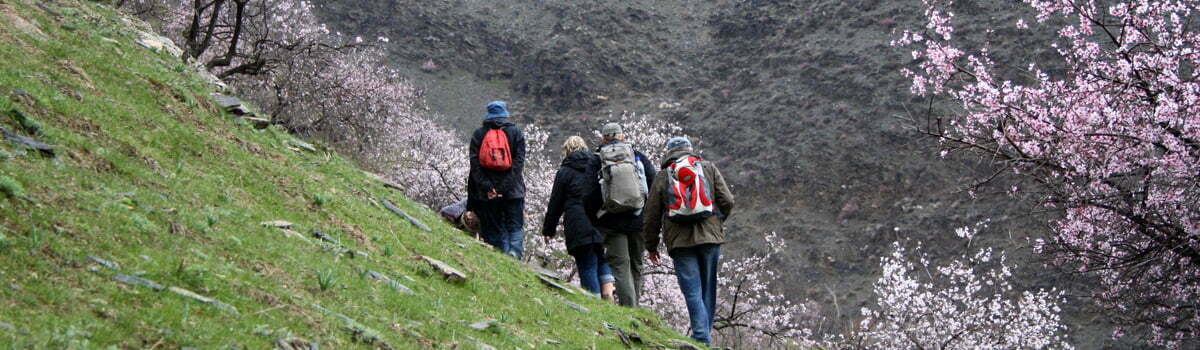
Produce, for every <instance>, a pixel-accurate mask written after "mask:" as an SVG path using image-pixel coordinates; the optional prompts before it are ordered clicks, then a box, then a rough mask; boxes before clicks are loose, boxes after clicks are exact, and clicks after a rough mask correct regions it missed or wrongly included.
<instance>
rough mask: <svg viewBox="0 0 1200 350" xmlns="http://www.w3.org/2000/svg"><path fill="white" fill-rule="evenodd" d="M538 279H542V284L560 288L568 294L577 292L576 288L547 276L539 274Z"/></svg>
mask: <svg viewBox="0 0 1200 350" xmlns="http://www.w3.org/2000/svg"><path fill="white" fill-rule="evenodd" d="M538 280H539V281H542V284H545V285H546V286H549V287H553V288H554V289H558V290H561V291H564V292H567V294H572V295H574V294H575V290H574V289H571V288H568V287H567V286H564V285H562V284H560V283H558V282H555V281H554V280H552V279H550V278H547V277H546V276H541V275H538Z"/></svg>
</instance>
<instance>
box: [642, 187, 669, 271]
mask: <svg viewBox="0 0 1200 350" xmlns="http://www.w3.org/2000/svg"><path fill="white" fill-rule="evenodd" d="M666 174H667V172H664V171H660V172H658V176H657V177H655V178H654V185H653V186H651V187H650V198H649V199H647V200H646V206H645V207H644V208H643V209H642V237H643V238H645V239H646V250H647V251H651V252H656V251H658V242H659V241H660V237H659V236H660V235H661V234H662V225H663V192H664V191H665V190H666V188H667V185H666V183H667V181H666V178H665V176H666Z"/></svg>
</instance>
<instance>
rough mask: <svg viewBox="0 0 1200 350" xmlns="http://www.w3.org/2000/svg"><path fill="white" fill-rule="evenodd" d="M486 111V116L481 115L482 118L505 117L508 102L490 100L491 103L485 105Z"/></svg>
mask: <svg viewBox="0 0 1200 350" xmlns="http://www.w3.org/2000/svg"><path fill="white" fill-rule="evenodd" d="M487 112H488V114H487V116H484V117H483V119H484V120H488V119H492V118H504V117H507V116H508V104H506V103H504V101H492V103H488V105H487Z"/></svg>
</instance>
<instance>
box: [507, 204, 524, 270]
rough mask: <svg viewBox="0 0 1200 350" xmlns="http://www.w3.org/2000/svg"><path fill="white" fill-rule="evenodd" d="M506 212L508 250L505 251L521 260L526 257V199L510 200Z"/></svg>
mask: <svg viewBox="0 0 1200 350" xmlns="http://www.w3.org/2000/svg"><path fill="white" fill-rule="evenodd" d="M508 202H509V203H508V205H507V208H506V209H507V210H506V211H507V212H506V213H505V218H506V219H507V220H505V222H506V225H507V227H506V229H507V232H508V242H507V243H508V244H507V245H508V250H507V251H505V253H508V254H509V255H512V256H513V257H516V258H517V260H521V259H522V258H524V257H525V199H516V200H511V201H508Z"/></svg>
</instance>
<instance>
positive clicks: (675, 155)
mask: <svg viewBox="0 0 1200 350" xmlns="http://www.w3.org/2000/svg"><path fill="white" fill-rule="evenodd" d="M683 156H695V157H696V158H701V159H703V158H704V157H701V156H700V155H698V154H696V153H693V152H692V151H674V152H671V153H667V156H666V157H664V158H663V161H662V165H661V168H662V169H666V168H667V167H669V166H671V163H674V162H675V160H677V159H679V157H683Z"/></svg>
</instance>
